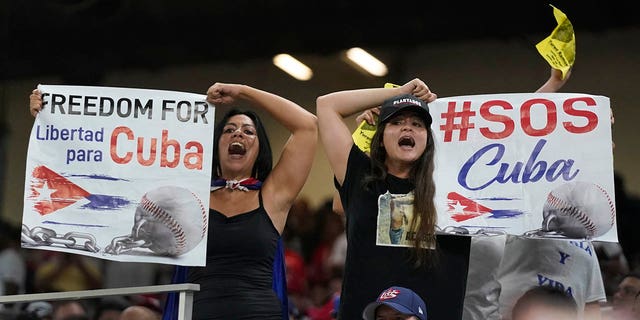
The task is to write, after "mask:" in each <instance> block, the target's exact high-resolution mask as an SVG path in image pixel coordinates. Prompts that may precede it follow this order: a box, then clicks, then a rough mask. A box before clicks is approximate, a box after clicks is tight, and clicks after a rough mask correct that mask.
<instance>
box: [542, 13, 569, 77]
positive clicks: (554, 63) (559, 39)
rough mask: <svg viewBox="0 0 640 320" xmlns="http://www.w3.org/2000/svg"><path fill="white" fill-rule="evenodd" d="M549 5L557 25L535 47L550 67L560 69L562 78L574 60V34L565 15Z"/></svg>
mask: <svg viewBox="0 0 640 320" xmlns="http://www.w3.org/2000/svg"><path fill="white" fill-rule="evenodd" d="M550 6H551V7H552V8H553V15H554V16H555V18H556V21H557V22H558V26H556V27H555V29H553V31H552V32H551V35H549V36H548V37H546V38H545V39H544V40H542V41H540V42H538V44H536V48H537V49H538V52H539V53H540V55H542V57H543V58H544V59H545V60H547V62H548V63H549V65H551V67H552V68H554V69H558V70H560V71H562V78H563V79H564V77H565V76H566V75H567V72H568V71H569V69H570V68H571V67H572V66H573V63H574V62H575V60H576V35H575V33H574V32H573V25H572V24H571V22H570V21H569V18H567V15H565V14H564V13H563V12H562V11H560V10H559V9H558V8H556V7H554V6H553V5H550Z"/></svg>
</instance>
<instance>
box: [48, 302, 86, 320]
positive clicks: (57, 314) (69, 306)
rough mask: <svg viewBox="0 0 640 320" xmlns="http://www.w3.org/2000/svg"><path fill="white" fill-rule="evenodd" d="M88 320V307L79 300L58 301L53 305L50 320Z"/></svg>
mask: <svg viewBox="0 0 640 320" xmlns="http://www.w3.org/2000/svg"><path fill="white" fill-rule="evenodd" d="M84 319H86V320H89V310H88V307H87V306H86V305H85V304H84V303H83V302H82V301H79V300H60V301H55V302H54V303H53V313H52V317H51V320H84Z"/></svg>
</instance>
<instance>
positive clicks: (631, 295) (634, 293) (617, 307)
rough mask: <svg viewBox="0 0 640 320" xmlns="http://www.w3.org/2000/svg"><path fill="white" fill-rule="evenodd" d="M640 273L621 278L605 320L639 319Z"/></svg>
mask: <svg viewBox="0 0 640 320" xmlns="http://www.w3.org/2000/svg"><path fill="white" fill-rule="evenodd" d="M638 295H640V273H629V274H627V275H625V276H624V277H623V278H622V281H620V283H619V284H618V288H617V290H616V291H615V293H614V294H613V299H612V301H611V309H610V310H608V312H607V313H606V315H605V317H603V318H604V319H606V320H638V319H640V317H637V316H638V315H640V313H639V312H640V310H639V309H638V308H639V307H640V301H638V299H639V298H638Z"/></svg>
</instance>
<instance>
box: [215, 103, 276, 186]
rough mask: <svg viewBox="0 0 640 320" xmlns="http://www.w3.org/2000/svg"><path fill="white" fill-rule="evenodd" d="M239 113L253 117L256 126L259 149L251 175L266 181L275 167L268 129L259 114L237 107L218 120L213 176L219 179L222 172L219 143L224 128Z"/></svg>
mask: <svg viewBox="0 0 640 320" xmlns="http://www.w3.org/2000/svg"><path fill="white" fill-rule="evenodd" d="M239 114H242V115H245V116H247V117H249V118H251V120H252V121H253V124H254V125H255V127H256V133H257V134H258V141H259V149H258V157H257V158H256V163H254V164H253V169H252V170H251V176H252V177H254V178H256V179H258V180H260V181H264V180H266V179H267V177H268V176H269V173H271V169H272V167H273V155H272V153H271V144H270V143H269V137H268V136H267V131H266V130H265V129H264V125H263V124H262V121H260V117H259V116H258V114H256V113H255V112H253V111H251V110H240V109H235V108H234V109H231V110H229V111H228V112H227V113H226V114H225V115H224V117H222V119H220V121H218V123H217V124H216V127H215V128H214V130H213V164H212V170H211V175H212V178H213V179H218V178H220V175H221V174H222V169H221V168H220V150H218V149H219V145H218V144H219V142H220V137H221V136H222V130H223V129H224V126H225V124H226V123H227V122H228V121H229V118H231V117H233V116H236V115H239Z"/></svg>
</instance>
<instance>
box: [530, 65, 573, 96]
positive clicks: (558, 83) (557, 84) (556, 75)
mask: <svg viewBox="0 0 640 320" xmlns="http://www.w3.org/2000/svg"><path fill="white" fill-rule="evenodd" d="M570 76H571V69H569V71H568V72H567V75H566V76H565V77H564V79H562V71H560V70H558V69H554V68H551V75H549V79H548V80H547V82H545V83H544V84H543V85H542V86H541V87H540V88H538V90H536V92H557V91H558V90H560V88H562V87H563V86H564V85H565V83H567V81H569V77H570Z"/></svg>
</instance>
